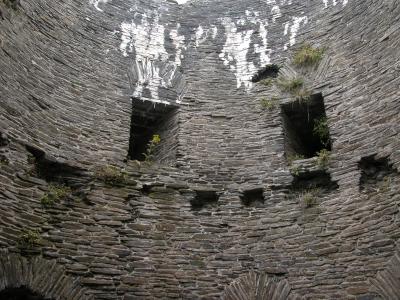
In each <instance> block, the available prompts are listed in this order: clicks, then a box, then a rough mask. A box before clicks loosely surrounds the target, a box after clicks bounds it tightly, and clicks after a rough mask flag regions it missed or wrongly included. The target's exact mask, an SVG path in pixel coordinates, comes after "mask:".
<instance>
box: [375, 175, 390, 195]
mask: <svg viewBox="0 0 400 300" xmlns="http://www.w3.org/2000/svg"><path fill="white" fill-rule="evenodd" d="M391 184H392V179H391V178H390V177H389V176H385V177H383V179H382V182H381V183H380V184H379V187H378V192H383V193H386V192H388V191H389V190H390V186H391Z"/></svg>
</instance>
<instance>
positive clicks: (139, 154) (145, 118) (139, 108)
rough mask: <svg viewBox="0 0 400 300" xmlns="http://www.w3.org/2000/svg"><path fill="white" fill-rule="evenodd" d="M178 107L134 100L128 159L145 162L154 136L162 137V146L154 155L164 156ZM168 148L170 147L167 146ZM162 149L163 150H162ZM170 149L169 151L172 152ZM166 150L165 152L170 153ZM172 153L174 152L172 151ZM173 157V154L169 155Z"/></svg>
mask: <svg viewBox="0 0 400 300" xmlns="http://www.w3.org/2000/svg"><path fill="white" fill-rule="evenodd" d="M176 110H177V107H176V106H174V105H168V104H162V103H154V102H151V101H142V100H140V99H136V98H135V99H132V117H131V129H130V138H129V151H128V157H129V159H132V160H138V161H144V160H145V158H146V157H145V155H144V153H146V150H147V148H148V145H149V143H150V141H151V140H152V138H153V136H154V135H159V136H160V137H161V142H160V145H159V146H157V149H158V150H157V151H156V153H154V155H155V156H156V157H161V156H163V155H162V153H159V152H160V151H162V149H163V148H165V147H163V145H168V143H169V142H171V141H168V137H167V136H168V131H169V130H170V129H171V128H172V127H173V124H171V123H173V117H174V113H175V112H176ZM167 147H168V146H167ZM160 149H161V150H160ZM170 149H171V148H169V149H168V150H170ZM168 150H165V151H164V152H168ZM171 152H172V151H171ZM167 154H168V155H171V154H172V153H167Z"/></svg>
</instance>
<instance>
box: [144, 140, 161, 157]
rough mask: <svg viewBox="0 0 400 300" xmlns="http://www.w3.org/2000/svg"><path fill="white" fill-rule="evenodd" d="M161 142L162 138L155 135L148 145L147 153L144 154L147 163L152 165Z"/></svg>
mask: <svg viewBox="0 0 400 300" xmlns="http://www.w3.org/2000/svg"><path fill="white" fill-rule="evenodd" d="M160 142H161V138H160V136H159V135H158V134H155V135H153V138H152V139H151V141H150V142H149V143H148V144H147V148H146V153H143V155H144V161H145V162H147V163H150V162H152V161H153V159H154V152H155V150H156V148H157V146H158V144H159V143H160Z"/></svg>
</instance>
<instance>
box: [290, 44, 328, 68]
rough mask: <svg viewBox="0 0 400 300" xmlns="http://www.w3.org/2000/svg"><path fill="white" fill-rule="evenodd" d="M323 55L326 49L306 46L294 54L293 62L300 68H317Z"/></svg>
mask: <svg viewBox="0 0 400 300" xmlns="http://www.w3.org/2000/svg"><path fill="white" fill-rule="evenodd" d="M323 55H324V49H322V48H314V47H312V46H311V45H310V44H305V45H303V46H302V47H301V48H300V49H299V50H298V51H297V52H296V53H295V54H294V56H293V61H292V62H293V64H294V65H296V66H299V67H307V66H315V65H317V64H319V62H320V61H321V59H322V57H323Z"/></svg>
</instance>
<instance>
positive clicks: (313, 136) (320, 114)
mask: <svg viewBox="0 0 400 300" xmlns="http://www.w3.org/2000/svg"><path fill="white" fill-rule="evenodd" d="M281 108H282V117H283V123H284V133H285V151H286V156H287V157H288V158H289V157H301V158H311V157H314V156H320V155H319V154H320V152H321V151H323V154H326V153H325V151H330V150H331V138H330V134H329V127H328V122H327V118H326V114H325V107H324V99H323V97H322V94H320V93H318V94H314V95H311V96H310V98H309V100H308V101H305V102H304V101H294V102H291V103H287V104H283V105H281Z"/></svg>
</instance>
